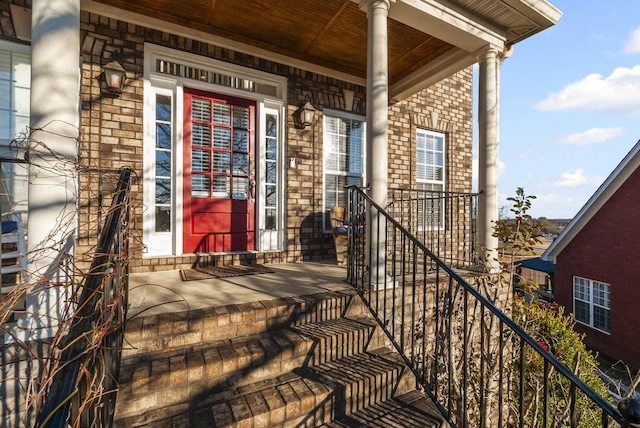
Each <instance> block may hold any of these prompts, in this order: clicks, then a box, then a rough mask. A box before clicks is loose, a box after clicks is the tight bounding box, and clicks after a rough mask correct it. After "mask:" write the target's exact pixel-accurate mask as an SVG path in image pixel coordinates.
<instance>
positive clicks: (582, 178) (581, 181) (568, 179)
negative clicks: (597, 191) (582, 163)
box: [553, 168, 603, 187]
mask: <svg viewBox="0 0 640 428" xmlns="http://www.w3.org/2000/svg"><path fill="white" fill-rule="evenodd" d="M561 177H562V178H561V179H560V180H558V181H556V182H554V183H553V184H554V185H555V186H557V187H578V186H584V185H590V186H597V185H599V184H601V183H602V181H603V178H602V177H598V176H594V177H588V176H587V175H585V173H584V169H582V168H578V169H573V170H570V171H567V172H565V173H564V174H562V176H561Z"/></svg>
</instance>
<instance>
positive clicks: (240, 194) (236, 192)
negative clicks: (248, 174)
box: [233, 177, 249, 200]
mask: <svg viewBox="0 0 640 428" xmlns="http://www.w3.org/2000/svg"><path fill="white" fill-rule="evenodd" d="M248 198H249V179H248V178H241V177H233V199H238V200H246V199H248Z"/></svg>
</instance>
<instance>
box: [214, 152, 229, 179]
mask: <svg viewBox="0 0 640 428" xmlns="http://www.w3.org/2000/svg"><path fill="white" fill-rule="evenodd" d="M230 160H231V157H230V156H229V153H224V152H216V153H214V154H213V172H215V173H218V174H229V172H230V171H229V162H230Z"/></svg>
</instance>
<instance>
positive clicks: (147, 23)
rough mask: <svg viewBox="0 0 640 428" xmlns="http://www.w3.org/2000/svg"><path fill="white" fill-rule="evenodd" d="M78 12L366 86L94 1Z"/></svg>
mask: <svg viewBox="0 0 640 428" xmlns="http://www.w3.org/2000/svg"><path fill="white" fill-rule="evenodd" d="M81 9H82V10H84V11H87V12H91V13H97V14H99V15H103V16H108V17H110V18H115V19H119V20H121V21H124V22H130V23H132V24H136V25H140V26H142V27H148V28H154V29H162V30H164V31H167V32H171V33H173V34H175V35H177V36H182V37H186V38H189V39H193V40H198V41H201V42H204V43H211V44H214V45H217V46H219V47H222V48H226V49H231V50H234V51H236V52H241V53H245V54H248V55H253V56H256V57H259V58H265V59H269V60H272V61H275V62H279V63H281V64H284V65H289V66H292V67H298V68H301V69H304V70H308V71H311V72H314V73H318V74H323V75H325V76H329V77H333V78H336V79H339V80H344V81H345V82H350V83H354V84H356V85H360V86H365V85H366V80H365V79H362V78H359V77H357V76H353V75H351V74H347V73H343V72H339V71H336V70H333V69H331V68H328V67H322V66H319V65H316V64H312V63H309V62H306V61H300V60H297V59H295V58H291V57H288V56H285V55H281V54H277V53H274V52H270V51H267V50H265V49H261V48H256V47H254V46H250V45H247V44H245V43H240V42H236V41H233V40H229V39H226V38H223V37H219V36H216V35H213V34H210V33H205V32H203V31H199V30H194V29H191V28H187V27H184V26H181V25H177V24H173V23H170V22H166V21H162V20H159V19H156V18H153V17H150V16H144V15H141V14H138V13H133V12H129V11H125V10H122V9H118V8H115V7H112V6H107V5H104V4H102V3H98V2H95V1H93V0H81Z"/></svg>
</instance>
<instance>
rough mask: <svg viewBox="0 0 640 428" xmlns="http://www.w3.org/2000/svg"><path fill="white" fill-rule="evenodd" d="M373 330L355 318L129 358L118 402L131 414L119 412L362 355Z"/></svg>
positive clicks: (369, 322) (125, 361)
mask: <svg viewBox="0 0 640 428" xmlns="http://www.w3.org/2000/svg"><path fill="white" fill-rule="evenodd" d="M374 330H375V323H374V322H373V321H372V320H371V319H370V318H365V317H357V316H356V317H352V318H338V319H333V320H327V321H323V322H319V323H315V324H309V325H302V326H296V327H290V328H286V329H281V330H276V331H269V332H264V333H261V334H253V335H249V336H245V337H237V338H232V339H228V340H225V341H217V342H212V343H205V344H200V345H197V346H192V347H188V348H185V349H181V350H176V351H172V352H165V353H151V354H148V355H133V356H129V357H125V358H123V359H122V362H121V369H120V390H119V392H118V401H119V403H120V406H124V404H123V403H127V405H128V407H129V410H128V411H127V409H126V408H121V409H120V410H121V412H122V414H124V415H127V414H129V413H133V412H135V411H136V407H139V406H142V403H143V402H144V403H146V404H145V405H146V406H147V407H148V408H156V407H162V406H163V405H165V404H167V401H168V400H169V397H167V396H166V394H171V393H173V396H174V397H179V396H180V395H182V396H183V397H184V398H186V397H189V396H194V395H197V394H200V393H201V392H202V391H209V392H210V394H211V393H214V392H216V391H224V390H227V389H228V388H230V387H235V386H241V385H246V384H251V383H254V382H257V381H260V380H263V379H267V380H269V379H272V378H274V377H276V376H278V375H280V374H282V373H287V372H290V371H292V370H293V369H295V368H296V367H301V366H313V365H317V364H323V363H326V362H328V361H331V360H332V359H338V358H342V357H346V356H349V354H353V353H359V352H363V351H364V350H365V349H366V348H367V346H368V345H369V340H370V339H371V335H372V332H373V331H374Z"/></svg>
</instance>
